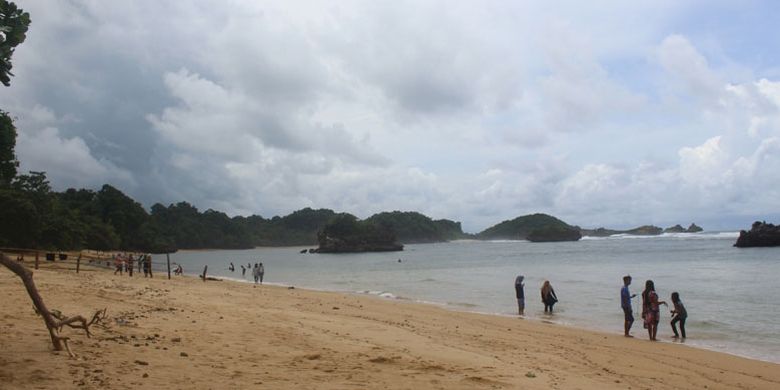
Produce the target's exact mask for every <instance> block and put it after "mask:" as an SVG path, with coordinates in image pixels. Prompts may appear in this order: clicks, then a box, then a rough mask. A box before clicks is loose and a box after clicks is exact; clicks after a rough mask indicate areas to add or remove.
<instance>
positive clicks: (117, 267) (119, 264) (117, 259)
mask: <svg viewBox="0 0 780 390" xmlns="http://www.w3.org/2000/svg"><path fill="white" fill-rule="evenodd" d="M124 267H125V265H124V262H123V261H122V256H121V255H120V254H119V253H117V254H116V256H114V275H116V273H117V272H119V275H122V268H124Z"/></svg>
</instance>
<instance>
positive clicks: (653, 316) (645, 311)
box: [642, 280, 668, 341]
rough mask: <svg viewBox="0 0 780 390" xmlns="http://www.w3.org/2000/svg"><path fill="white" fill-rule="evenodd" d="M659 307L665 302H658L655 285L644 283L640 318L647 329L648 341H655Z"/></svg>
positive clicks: (649, 282) (659, 317) (659, 313)
mask: <svg viewBox="0 0 780 390" xmlns="http://www.w3.org/2000/svg"><path fill="white" fill-rule="evenodd" d="M660 305H666V302H664V301H659V300H658V294H656V292H655V283H653V281H652V280H648V281H647V282H645V291H642V318H643V319H644V320H645V328H647V335H648V336H650V341H655V340H656V338H655V336H656V335H657V334H658V321H660V319H661V310H660V309H659V308H660ZM667 306H668V305H667Z"/></svg>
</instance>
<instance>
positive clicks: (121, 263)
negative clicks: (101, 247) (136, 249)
mask: <svg viewBox="0 0 780 390" xmlns="http://www.w3.org/2000/svg"><path fill="white" fill-rule="evenodd" d="M136 263H138V272H139V273H140V272H141V270H142V269H143V271H144V277H149V278H151V277H153V275H152V256H151V255H149V254H142V255H139V256H138V258H135V257H133V255H132V254H129V255H128V254H125V253H117V254H116V255H114V275H116V274H117V273H119V274H120V275H122V272H123V271H124V272H127V274H128V275H129V276H133V269H134V268H135V264H136Z"/></svg>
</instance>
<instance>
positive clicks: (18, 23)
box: [0, 0, 30, 87]
mask: <svg viewBox="0 0 780 390" xmlns="http://www.w3.org/2000/svg"><path fill="white" fill-rule="evenodd" d="M29 26H30V14H29V13H27V12H24V10H23V9H21V8H19V7H17V6H16V4H14V3H13V2H10V1H7V0H0V82H1V83H3V85H5V86H6V87H7V86H9V85H11V76H13V75H14V74H13V73H11V68H13V66H12V65H11V56H13V54H14V50H16V46H18V45H19V44H20V43H22V42H24V40H25V38H27V28H28V27H29Z"/></svg>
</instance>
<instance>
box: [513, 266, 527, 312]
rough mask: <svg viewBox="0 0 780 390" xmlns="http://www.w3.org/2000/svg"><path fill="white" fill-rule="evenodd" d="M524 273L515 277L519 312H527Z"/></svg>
mask: <svg viewBox="0 0 780 390" xmlns="http://www.w3.org/2000/svg"><path fill="white" fill-rule="evenodd" d="M524 278H525V277H524V276H523V275H518V276H517V277H516V278H515V296H516V297H517V314H519V315H523V314H525V291H524V290H523V286H524V285H523V279H524Z"/></svg>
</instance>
